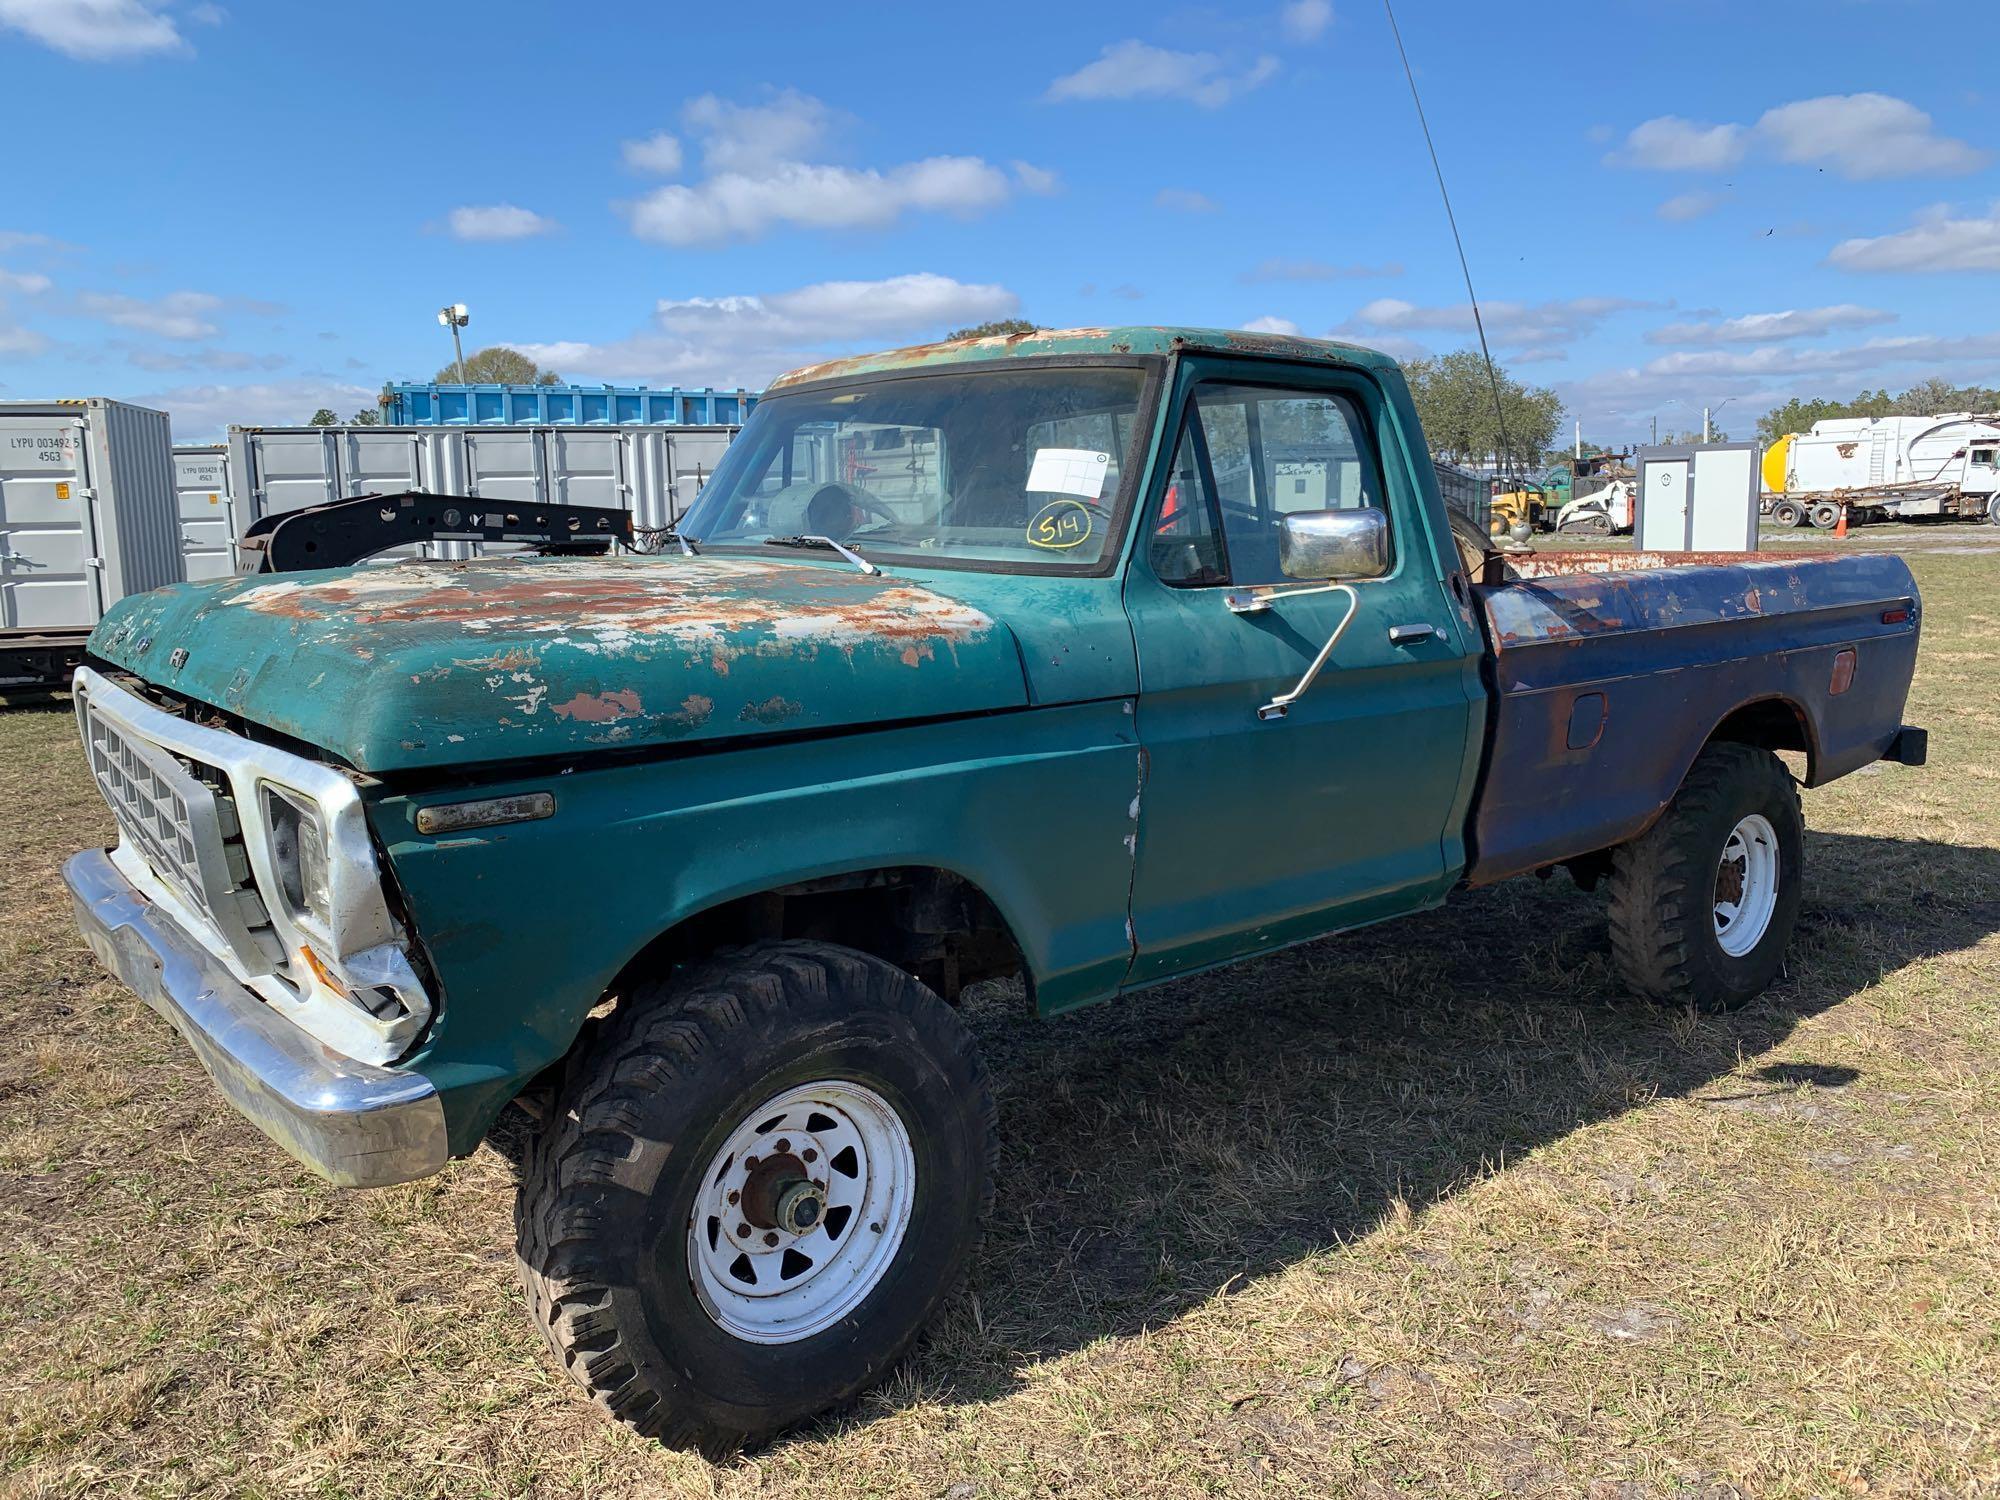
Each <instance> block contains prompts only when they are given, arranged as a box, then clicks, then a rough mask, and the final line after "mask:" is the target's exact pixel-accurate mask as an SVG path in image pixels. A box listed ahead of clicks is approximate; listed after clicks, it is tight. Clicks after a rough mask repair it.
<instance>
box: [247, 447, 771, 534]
mask: <svg viewBox="0 0 2000 1500" xmlns="http://www.w3.org/2000/svg"><path fill="white" fill-rule="evenodd" d="M736 431H737V429H736V428H734V427H655V426H644V427H593V428H588V429H578V428H574V427H488V428H450V427H431V428H421V427H236V428H232V429H230V434H229V475H230V480H231V486H232V488H231V495H232V497H233V501H234V504H233V506H232V508H231V518H232V523H233V525H234V527H235V532H234V535H235V537H236V538H237V539H239V540H240V539H241V537H242V535H243V532H244V530H245V528H247V527H248V526H249V525H250V524H251V523H252V522H253V521H256V520H258V519H260V518H262V517H264V516H268V515H274V514H278V513H280V512H284V511H291V510H300V509H303V508H304V507H306V506H308V505H320V504H323V503H325V502H326V501H329V500H344V499H348V498H350V497H352V496H355V495H370V494H388V493H393V492H395V491H398V490H422V491H425V492H428V493H431V494H440V495H472V496H476V497H478V498H480V499H493V500H504V501H507V502H509V503H512V504H518V505H531V504H535V503H538V502H543V503H551V504H561V505H600V506H604V507H606V508H608V509H613V510H628V511H630V512H631V513H632V516H633V520H634V522H635V524H637V525H638V526H640V527H644V528H651V529H658V528H661V527H665V526H670V525H672V524H673V523H674V522H675V521H676V520H678V519H679V518H680V516H681V514H682V513H683V512H684V511H685V510H686V509H687V507H688V506H689V504H691V503H692V502H693V500H694V497H695V495H696V494H697V493H698V492H699V491H700V488H701V486H702V485H703V484H704V483H706V482H707V480H708V476H709V475H710V474H712V473H713V472H714V471H715V465H716V464H717V462H718V461H720V459H721V457H722V454H723V451H724V450H725V449H726V448H728V446H729V441H730V439H731V438H733V437H734V436H735V435H736ZM471 550H472V544H469V543H464V542H439V543H434V544H431V545H430V546H429V548H428V549H416V548H403V549H398V550H397V551H396V552H394V553H386V554H384V557H385V558H394V557H407V556H416V555H426V554H428V555H435V556H440V557H447V558H450V557H463V556H467V555H469V553H470V551H471ZM485 550H486V551H489V552H497V551H503V550H515V549H511V548H500V547H488V548H486V549H485ZM239 561H240V559H239Z"/></svg>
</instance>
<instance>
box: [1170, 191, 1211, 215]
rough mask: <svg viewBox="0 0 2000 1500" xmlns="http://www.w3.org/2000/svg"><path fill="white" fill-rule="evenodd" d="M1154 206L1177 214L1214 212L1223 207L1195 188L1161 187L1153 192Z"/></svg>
mask: <svg viewBox="0 0 2000 1500" xmlns="http://www.w3.org/2000/svg"><path fill="white" fill-rule="evenodd" d="M1153 206H1154V207H1155V208H1165V209H1170V210H1172V211H1173V212H1174V213H1177V214H1212V213H1214V212H1215V211H1216V210H1217V209H1219V208H1221V207H1222V205H1221V204H1219V203H1217V202H1216V201H1215V200H1214V199H1213V198H1211V197H1209V196H1208V194H1206V193H1197V192H1196V191H1195V190H1194V189H1193V188H1161V189H1160V190H1159V191H1158V192H1157V193H1155V194H1153Z"/></svg>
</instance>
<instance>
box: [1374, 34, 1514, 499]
mask: <svg viewBox="0 0 2000 1500" xmlns="http://www.w3.org/2000/svg"><path fill="white" fill-rule="evenodd" d="M1382 9H1383V11H1384V12H1386V13H1387V15H1388V17H1389V34H1390V35H1391V36H1393V37H1394V38H1395V39H1396V55H1397V56H1398V57H1400V58H1401V59H1402V60H1403V77H1404V78H1406V79H1408V80H1409V84H1410V102H1411V103H1413V104H1415V105H1416V107H1417V124H1418V125H1419V126H1421V127H1422V128H1423V132H1424V148H1425V149H1426V150H1427V151H1429V152H1430V154H1431V171H1432V172H1434V173H1435V174H1437V185H1438V196H1439V197H1440V198H1442V199H1444V219H1445V222H1446V223H1447V224H1449V225H1450V226H1451V242H1452V244H1453V245H1455V246H1456V247H1457V248H1458V269H1459V271H1460V272H1461V273H1463V275H1464V277H1465V295H1466V299H1467V300H1468V301H1469V302H1471V304H1472V326H1473V327H1474V328H1475V329H1477V330H1478V332H1479V353H1480V357H1481V358H1483V359H1484V360H1485V361H1486V383H1487V384H1488V385H1489V386H1491V387H1492V389H1493V420H1494V421H1495V422H1497V423H1498V424H1499V427H1500V461H1501V463H1502V464H1503V465H1505V466H1507V468H1508V470H1509V472H1511V471H1512V466H1513V458H1514V453H1513V444H1512V443H1511V442H1510V441H1509V440H1508V437H1507V412H1506V410H1505V408H1504V406H1503V404H1502V403H1501V400H1500V376H1499V374H1498V373H1497V372H1496V371H1495V370H1494V368H1493V350H1492V349H1491V348H1490V347H1488V345H1487V342H1486V320H1485V319H1484V318H1482V317H1481V316H1480V315H1479V293H1477V292H1475V291H1474V290H1473V289H1472V267H1471V265H1469V264H1468V263H1467V261H1466V259H1465V241H1464V239H1463V238H1461V237H1460V235H1459V232H1458V216H1457V215H1456V214H1454V213H1453V212H1452V211H1451V193H1450V191H1449V190H1448V189H1447V188H1446V187H1445V185H1444V168H1443V167H1442V166H1441V165H1439V163H1438V150H1437V142H1436V141H1434V140H1432V139H1431V124H1430V121H1429V120H1427V119H1425V118H1424V101H1423V96H1422V95H1420V94H1419V93H1418V92H1417V75H1416V73H1415V72H1414V71H1413V70H1412V69H1411V67H1410V54H1409V53H1408V52H1407V51H1405V50H1404V47H1403V32H1402V28H1401V27H1399V26H1397V25H1396V7H1395V6H1394V5H1393V4H1392V3H1391V0H1382Z"/></svg>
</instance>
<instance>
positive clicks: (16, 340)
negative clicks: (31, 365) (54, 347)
mask: <svg viewBox="0 0 2000 1500" xmlns="http://www.w3.org/2000/svg"><path fill="white" fill-rule="evenodd" d="M48 347H49V341H48V340H47V339H46V338H44V337H43V336H42V335H41V334H39V333H37V332H35V330H34V329H32V328H22V327H19V326H17V325H15V324H11V323H5V322H0V354H11V355H16V356H20V357H26V356H28V355H31V354H40V353H41V352H42V351H43V350H44V349H46V348H48Z"/></svg>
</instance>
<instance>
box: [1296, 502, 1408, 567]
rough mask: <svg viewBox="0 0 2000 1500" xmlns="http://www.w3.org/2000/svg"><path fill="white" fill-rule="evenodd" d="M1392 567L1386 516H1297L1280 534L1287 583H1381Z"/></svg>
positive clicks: (1343, 513) (1326, 513)
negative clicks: (1360, 580)
mask: <svg viewBox="0 0 2000 1500" xmlns="http://www.w3.org/2000/svg"><path fill="white" fill-rule="evenodd" d="M1389 563H1390V557H1389V517H1388V515H1387V513H1386V512H1384V511H1379V510H1300V511H1293V512H1292V514H1290V515H1288V516H1286V517H1285V518H1284V521H1283V523H1282V524H1281V525H1280V527H1279V530H1278V567H1279V568H1280V569H1281V570H1282V571H1283V573H1284V575H1285V576H1286V577H1287V578H1298V579H1305V580H1310V581H1311V582H1314V583H1324V582H1326V581H1328V580H1330V579H1335V578H1380V577H1381V576H1382V575H1383V574H1384V573H1386V572H1388V571H1389Z"/></svg>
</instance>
